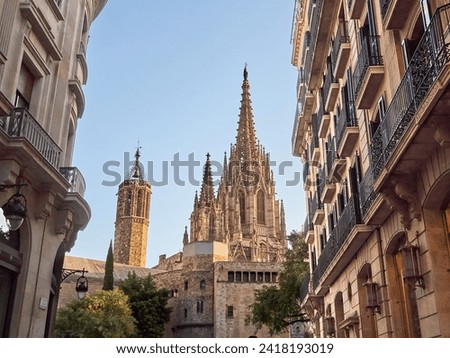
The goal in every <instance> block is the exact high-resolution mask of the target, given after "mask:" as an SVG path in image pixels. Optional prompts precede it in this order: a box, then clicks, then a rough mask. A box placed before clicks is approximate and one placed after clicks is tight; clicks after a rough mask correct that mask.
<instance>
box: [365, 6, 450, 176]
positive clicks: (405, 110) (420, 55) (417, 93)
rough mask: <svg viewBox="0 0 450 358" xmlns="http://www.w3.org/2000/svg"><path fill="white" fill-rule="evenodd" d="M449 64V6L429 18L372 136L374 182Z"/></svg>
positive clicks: (443, 7) (441, 8)
mask: <svg viewBox="0 0 450 358" xmlns="http://www.w3.org/2000/svg"><path fill="white" fill-rule="evenodd" d="M448 62H450V4H448V5H445V6H442V7H440V8H439V9H438V10H437V11H436V13H435V14H434V15H433V18H432V19H431V22H430V25H429V26H428V28H427V29H426V31H425V33H424V35H423V36H422V39H421V40H420V42H419V44H418V46H417V49H416V51H415V52H414V54H413V56H412V57H411V61H410V62H409V66H408V68H407V70H406V72H405V75H404V76H403V78H402V80H401V82H400V85H399V86H398V88H397V91H396V93H395V95H394V97H393V98H392V101H391V103H390V104H389V107H388V108H387V110H386V113H385V115H384V117H383V118H382V121H381V123H380V126H379V127H378V129H377V131H376V132H375V134H374V136H373V140H372V143H371V145H370V149H371V159H372V166H373V175H374V178H375V179H376V178H377V177H378V176H379V174H380V172H381V171H382V169H383V168H384V166H385V164H386V163H387V161H388V160H389V159H390V157H391V155H392V153H393V152H394V150H395V149H396V148H397V146H398V144H399V143H400V142H401V140H402V138H403V135H404V133H405V131H406V129H407V128H408V127H409V124H410V123H411V121H412V119H413V117H414V116H415V114H416V113H417V110H418V109H419V107H420V106H421V105H422V103H423V102H424V100H425V98H426V96H427V94H428V91H429V90H430V88H431V87H432V85H433V84H434V83H435V81H436V79H437V77H438V75H439V73H440V72H441V71H442V69H443V68H444V66H445V65H446V64H447V63H448Z"/></svg>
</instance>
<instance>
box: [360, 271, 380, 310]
mask: <svg viewBox="0 0 450 358" xmlns="http://www.w3.org/2000/svg"><path fill="white" fill-rule="evenodd" d="M363 286H364V288H365V290H366V308H369V309H371V310H373V312H376V313H380V302H379V300H378V284H377V283H376V282H372V280H371V279H370V278H369V281H367V282H366V283H364V284H363Z"/></svg>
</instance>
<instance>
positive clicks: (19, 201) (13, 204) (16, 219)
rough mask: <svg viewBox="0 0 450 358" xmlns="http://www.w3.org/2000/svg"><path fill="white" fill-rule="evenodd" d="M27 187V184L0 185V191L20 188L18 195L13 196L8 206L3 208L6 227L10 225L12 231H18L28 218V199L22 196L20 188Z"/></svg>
mask: <svg viewBox="0 0 450 358" xmlns="http://www.w3.org/2000/svg"><path fill="white" fill-rule="evenodd" d="M26 185H27V184H12V185H3V184H0V191H3V190H5V189H10V188H18V191H17V193H16V194H14V195H13V196H11V197H10V198H9V199H8V201H7V202H6V204H4V205H3V206H2V210H3V215H4V216H5V218H6V225H8V229H9V230H10V231H16V230H18V229H19V228H20V226H21V225H22V223H23V221H24V219H25V218H26V216H27V199H26V198H25V196H23V195H22V194H20V187H22V186H26Z"/></svg>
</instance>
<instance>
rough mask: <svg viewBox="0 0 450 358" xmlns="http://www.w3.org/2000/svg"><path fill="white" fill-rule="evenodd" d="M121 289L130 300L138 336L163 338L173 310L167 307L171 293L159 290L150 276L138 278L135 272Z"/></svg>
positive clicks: (124, 282) (121, 285)
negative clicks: (165, 326)
mask: <svg viewBox="0 0 450 358" xmlns="http://www.w3.org/2000/svg"><path fill="white" fill-rule="evenodd" d="M120 289H121V290H122V291H123V292H124V293H125V294H126V295H127V296H128V298H129V301H130V307H131V310H132V314H133V317H134V319H135V320H136V328H137V332H136V336H137V337H140V338H157V337H163V335H164V325H165V324H166V323H168V322H169V320H170V312H171V309H170V308H169V307H167V301H168V300H169V291H168V290H166V289H157V288H156V286H155V284H154V282H153V279H152V277H151V276H150V275H148V276H147V277H137V276H136V274H135V273H134V272H133V273H128V278H127V279H126V280H124V281H123V282H122V283H121V284H120Z"/></svg>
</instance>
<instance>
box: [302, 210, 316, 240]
mask: <svg viewBox="0 0 450 358" xmlns="http://www.w3.org/2000/svg"><path fill="white" fill-rule="evenodd" d="M310 216H311V215H309V214H308V215H307V216H306V219H305V223H304V224H303V233H304V235H305V242H306V243H307V244H312V243H314V225H313V223H312V221H311V217H310Z"/></svg>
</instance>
